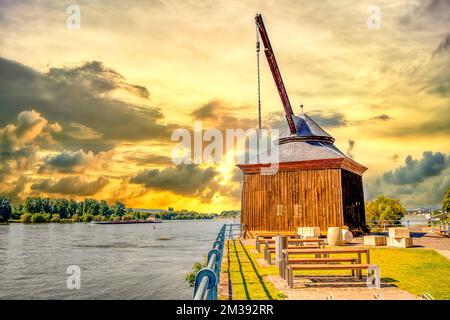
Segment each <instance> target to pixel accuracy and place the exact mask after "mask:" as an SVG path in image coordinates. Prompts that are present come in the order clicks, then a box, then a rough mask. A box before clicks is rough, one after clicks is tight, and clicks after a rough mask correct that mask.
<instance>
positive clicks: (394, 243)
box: [387, 237, 413, 248]
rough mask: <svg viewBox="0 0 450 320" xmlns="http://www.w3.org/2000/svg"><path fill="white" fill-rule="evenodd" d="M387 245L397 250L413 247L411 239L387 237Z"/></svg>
mask: <svg viewBox="0 0 450 320" xmlns="http://www.w3.org/2000/svg"><path fill="white" fill-rule="evenodd" d="M387 245H388V246H390V247H397V248H412V247H413V239H412V238H399V237H397V238H395V237H388V238H387Z"/></svg>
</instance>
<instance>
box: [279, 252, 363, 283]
mask: <svg viewBox="0 0 450 320" xmlns="http://www.w3.org/2000/svg"><path fill="white" fill-rule="evenodd" d="M305 254H314V255H315V257H316V258H329V256H330V254H333V255H334V254H356V255H357V261H356V262H357V263H358V264H360V263H361V259H362V254H365V255H366V264H368V265H369V264H370V252H369V249H367V248H322V249H320V248H319V249H306V248H304V249H300V248H294V249H292V248H288V249H283V250H282V252H281V265H284V266H287V265H288V264H289V261H290V260H292V259H289V255H305ZM358 274H359V276H360V277H361V272H360V270H358Z"/></svg>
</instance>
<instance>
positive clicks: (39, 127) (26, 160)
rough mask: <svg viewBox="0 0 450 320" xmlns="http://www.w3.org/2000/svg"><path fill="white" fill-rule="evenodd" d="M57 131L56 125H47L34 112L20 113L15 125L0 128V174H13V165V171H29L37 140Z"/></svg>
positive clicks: (33, 159)
mask: <svg viewBox="0 0 450 320" xmlns="http://www.w3.org/2000/svg"><path fill="white" fill-rule="evenodd" d="M57 130H59V126H58V125H57V124H52V125H48V121H47V119H45V118H43V117H42V116H41V114H40V113H38V112H36V111H34V110H31V111H23V112H20V113H19V115H18V116H17V121H16V124H8V125H6V126H5V127H3V128H1V127H0V174H2V173H3V174H6V173H13V167H12V166H13V164H15V166H14V170H27V169H30V168H31V165H32V164H33V163H34V161H35V158H36V154H37V152H38V150H39V146H38V145H37V140H38V138H45V136H48V135H49V133H51V132H55V131H57ZM11 161H13V162H14V163H12V162H11Z"/></svg>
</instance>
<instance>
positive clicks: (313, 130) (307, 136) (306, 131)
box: [280, 113, 334, 143]
mask: <svg viewBox="0 0 450 320" xmlns="http://www.w3.org/2000/svg"><path fill="white" fill-rule="evenodd" d="M293 120H294V124H295V128H296V129H297V133H296V134H292V133H291V131H290V130H289V128H288V129H287V130H285V131H283V133H282V134H281V135H280V140H281V141H280V142H282V140H284V139H285V138H293V137H296V140H305V141H329V142H331V143H333V142H334V138H333V137H332V136H331V135H329V134H328V133H327V132H326V131H325V130H323V129H322V128H321V127H320V126H319V125H318V124H317V123H316V122H315V121H314V120H313V119H311V118H310V117H309V116H307V115H306V114H304V113H302V114H300V115H299V116H298V117H296V116H293Z"/></svg>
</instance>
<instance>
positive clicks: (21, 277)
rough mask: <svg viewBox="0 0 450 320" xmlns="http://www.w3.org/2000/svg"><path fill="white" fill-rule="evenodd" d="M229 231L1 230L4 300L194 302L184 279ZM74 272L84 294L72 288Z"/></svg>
mask: <svg viewBox="0 0 450 320" xmlns="http://www.w3.org/2000/svg"><path fill="white" fill-rule="evenodd" d="M224 223H230V221H227V220H218V221H210V220H203V221H198V220H197V221H170V222H164V223H161V224H158V225H156V229H154V228H153V226H154V225H153V224H136V225H130V224H128V225H127V224H126V225H89V224H82V223H76V224H42V225H23V224H10V225H0V299H191V298H192V292H193V290H192V288H190V287H189V286H188V285H187V283H186V282H185V281H184V276H185V275H186V273H187V272H189V271H190V270H191V267H192V264H193V263H194V262H201V261H202V256H203V255H205V254H206V253H207V252H208V250H209V249H210V248H211V246H212V243H213V241H214V240H215V238H216V236H217V232H218V231H219V229H220V227H221V226H222V224H224ZM69 265H78V266H80V268H81V289H79V290H69V289H67V288H66V280H67V277H68V275H67V274H66V269H67V267H68V266H69Z"/></svg>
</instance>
